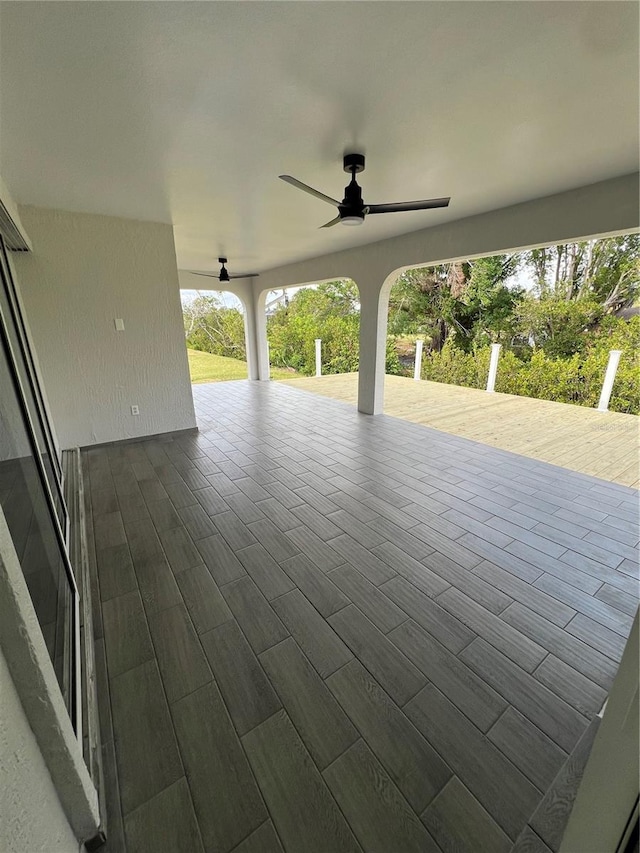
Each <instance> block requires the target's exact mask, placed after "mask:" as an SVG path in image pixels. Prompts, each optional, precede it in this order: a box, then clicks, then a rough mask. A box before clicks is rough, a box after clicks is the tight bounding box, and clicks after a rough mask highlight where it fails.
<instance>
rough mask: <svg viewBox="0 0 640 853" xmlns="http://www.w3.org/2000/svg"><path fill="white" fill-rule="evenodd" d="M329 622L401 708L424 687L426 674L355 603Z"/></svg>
mask: <svg viewBox="0 0 640 853" xmlns="http://www.w3.org/2000/svg"><path fill="white" fill-rule="evenodd" d="M327 621H328V622H329V624H330V625H331V626H332V627H333V628H334V629H335V630H336V632H337V633H338V634H339V635H340V637H342V639H343V640H344V642H345V643H346V644H347V646H349V648H350V649H351V651H352V652H353V653H354V655H355V656H356V657H357V658H358V659H359V660H360V661H361V663H363V664H364V665H365V667H366V668H367V669H368V670H369V672H370V673H371V674H372V675H373V676H374V677H375V679H376V680H377V681H378V683H379V684H380V685H381V686H382V687H383V688H384V689H385V690H386V691H387V693H388V694H389V695H390V696H391V698H392V699H393V700H394V701H395V702H397V703H398V705H404V704H405V702H408V701H409V699H411V697H412V696H415V695H416V693H417V692H418V690H420V689H421V688H422V687H424V684H425V681H426V679H425V678H424V676H423V675H422V673H421V672H420V671H419V670H418V669H416V667H415V666H414V665H413V664H412V663H411V661H410V660H409V659H408V658H407V657H405V655H404V654H403V653H402V652H401V651H400V649H399V648H397V646H396V645H395V644H394V643H392V642H390V640H389V639H388V638H387V637H386V636H385V635H384V634H383V633H382V632H381V631H379V630H378V629H377V628H376V626H375V625H374V624H373V622H370V621H369V619H367V617H366V616H365V615H364V614H363V613H361V612H360V610H358V609H357V608H356V607H354V605H353V604H350V605H349V607H345V608H344V609H343V610H340V611H338V613H334V615H333V616H330V617H329V619H328V620H327ZM396 630H397V631H400V630H401V628H397V629H396Z"/></svg>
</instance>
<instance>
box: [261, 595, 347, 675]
mask: <svg viewBox="0 0 640 853" xmlns="http://www.w3.org/2000/svg"><path fill="white" fill-rule="evenodd" d="M273 606H274V608H275V610H276V613H277V614H278V616H279V617H280V618H281V619H282V621H283V622H284V624H285V625H286V626H287V628H288V629H289V631H290V632H291V635H292V637H293V638H294V639H295V641H296V642H297V643H298V645H299V646H300V648H301V649H302V651H303V652H304V653H305V655H306V656H307V657H308V658H309V660H310V661H311V663H312V664H313V666H314V668H315V669H316V671H317V672H318V674H319V675H320V676H321V677H322V678H327V676H329V675H331V673H332V672H335V671H336V670H337V669H339V668H340V667H341V666H343V665H344V664H345V663H348V662H349V661H350V660H351V659H352V657H353V655H352V654H351V652H350V651H349V649H348V648H347V646H345V644H344V643H343V642H342V640H341V639H340V637H338V635H337V634H336V632H335V631H334V630H333V628H332V627H331V626H330V625H329V624H328V623H327V622H326V621H325V620H324V619H323V618H322V616H320V614H319V613H318V611H317V610H316V609H315V608H314V607H313V606H312V605H311V604H310V603H309V602H308V601H307V599H306V598H305V596H304V595H303V594H302V593H301V592H300V590H298V589H295V590H293V591H292V592H289V593H287V594H286V595H283V596H281V597H280V598H277V599H276V600H275V601H274V602H273Z"/></svg>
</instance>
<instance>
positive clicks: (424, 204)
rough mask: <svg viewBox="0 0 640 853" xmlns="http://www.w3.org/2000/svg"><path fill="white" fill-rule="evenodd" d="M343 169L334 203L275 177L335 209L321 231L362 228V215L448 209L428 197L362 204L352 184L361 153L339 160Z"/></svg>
mask: <svg viewBox="0 0 640 853" xmlns="http://www.w3.org/2000/svg"><path fill="white" fill-rule="evenodd" d="M343 168H344V170H345V172H347V173H350V174H351V181H350V182H349V184H348V185H347V186H346V187H345V189H344V198H343V199H342V201H337V200H336V199H335V198H331V197H330V196H328V195H325V194H324V193H321V192H319V191H318V190H314V189H313V187H310V186H307V184H303V183H302V181H299V180H298V179H297V178H292V177H291V175H279V177H280V178H281V179H282V180H283V181H286V182H287V183H288V184H291V186H293V187H297V188H298V189H299V190H302V191H303V192H305V193H309V194H310V195H313V196H315V197H316V198H319V199H320V200H321V201H326V202H328V203H329V204H332V205H333V206H334V207H337V208H338V215H337V216H336V218H335V219H332V220H331V221H330V222H327V223H326V224H325V225H322V226H321V227H322V228H331V226H332V225H337V224H338V222H341V223H342V224H343V225H362V223H363V222H364V218H365V216H367V215H368V214H372V213H402V212H405V211H409V210H430V209H431V208H434V207H448V205H449V202H450V201H451V199H450V198H429V199H424V200H422V201H400V202H395V203H392V204H369V205H367V204H365V203H364V202H363V200H362V189H361V188H360V186H359V185H358V182H357V181H356V175H357V174H358V172H364V154H345V155H344V160H343Z"/></svg>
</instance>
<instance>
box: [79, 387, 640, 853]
mask: <svg viewBox="0 0 640 853" xmlns="http://www.w3.org/2000/svg"><path fill="white" fill-rule="evenodd" d="M194 397H195V401H196V408H197V414H198V423H199V426H200V433H199V434H193V435H187V436H182V437H176V438H172V437H171V436H167V437H161V438H159V439H156V440H152V441H144V442H140V443H132V444H124V445H114V446H111V447H102V448H96V449H93V450H89V451H88V452H86V454H85V460H84V461H85V469H86V471H87V473H88V483H87V484H86V489H87V493H88V495H90V499H91V500H90V503H91V509H92V513H91V514H92V526H91V530H90V541H91V542H92V547H93V546H94V547H95V557H96V562H97V569H98V576H99V590H97V591H96V592H97V595H98V596H99V600H100V601H101V610H100V609H99V611H98V614H97V619H96V634H97V645H96V650H97V665H98V679H99V694H100V699H101V703H102V710H103V713H102V717H101V723H102V730H103V737H104V741H105V743H104V747H103V755H104V762H105V777H106V794H107V804H108V809H109V833H110V837H109V842H108V845H107V849H108V850H109V853H114V851H125V850H126V851H128V853H146V851H166V852H167V853H173V851H175V853H183V851H184V853H191V851H194V852H195V853H198V851H208V853H213V852H214V851H215V853H231V851H234V853H271V851H282V850H285V851H287V853H311V851H318V853H341V851H367V852H368V851H380V853H409V851H421V853H425V851H426V853H429V851H434V853H435V851H445V853H448V851H454V850H455V851H462V852H463V853H464V851H469V853H485V851H486V853H500V852H501V851H505V853H506V851H509V850H510V849H511V848H512V845H514V843H515V842H517V839H518V837H519V836H520V834H521V832H523V830H524V835H523V837H522V840H521V842H520V844H517V845H516V848H515V849H517V850H523V851H524V850H534V849H535V850H536V851H545V850H548V849H554V848H555V847H556V841H555V840H554V837H553V832H552V831H550V832H549V834H548V835H547V837H545V836H546V830H545V822H544V820H543V819H538V820H537V821H536V822H534V827H535V832H534V829H532V828H531V827H530V826H528V823H529V821H530V819H531V818H532V815H533V814H534V812H535V811H536V808H537V807H538V805H539V803H540V801H541V799H542V797H543V795H544V793H545V792H546V791H547V790H548V788H549V786H550V785H551V783H552V781H553V779H554V777H555V776H556V774H557V773H558V771H559V770H560V768H561V767H562V765H563V764H564V762H565V760H566V758H567V756H568V754H569V753H570V752H571V751H572V750H574V748H575V747H576V745H577V744H578V742H579V741H580V739H581V737H582V736H583V734H584V733H585V730H586V729H587V726H588V724H589V721H590V719H592V718H593V717H594V715H595V714H597V712H598V711H599V710H600V708H601V706H602V704H603V702H604V699H605V697H606V695H607V691H608V689H609V687H610V685H611V682H612V679H613V677H614V675H615V672H616V668H617V664H618V661H619V659H620V656H621V653H622V649H623V647H624V643H625V639H626V637H627V635H628V632H629V630H630V626H631V621H632V618H633V614H634V613H635V610H636V608H637V605H638V586H637V581H636V578H637V571H638V547H637V546H638V537H639V531H638V521H637V518H638V502H637V501H638V493H637V492H636V491H633V490H632V489H629V488H626V487H623V486H618V485H614V484H610V483H605V482H603V481H600V480H596V479H594V478H592V477H588V476H586V475H583V474H578V473H575V472H573V471H567V470H564V469H561V468H557V467H554V466H551V465H548V464H546V463H542V462H538V461H536V460H531V459H527V458H525V457H520V456H516V455H514V454H512V453H507V452H505V451H501V450H497V449H495V448H492V447H488V446H486V445H483V444H480V443H477V442H473V441H469V440H467V439H463V438H460V437H458V436H452V435H447V434H445V433H441V432H438V431H436V430H433V429H429V428H426V427H422V426H418V425H415V424H411V423H408V422H405V421H401V420H396V419H394V418H390V417H387V416H379V417H376V418H371V417H367V416H364V415H359V414H358V413H357V412H356V411H355V410H354V409H353V408H352V407H350V406H348V405H345V404H343V403H340V402H337V401H333V400H329V399H325V398H320V397H314V396H312V395H310V394H307V393H304V392H301V391H296V390H295V389H293V388H291V387H288V386H285V385H281V384H276V383H258V382H228V383H219V384H215V385H201V386H197V387H194ZM525 828H526V829H525ZM547 843H548V845H549V846H547Z"/></svg>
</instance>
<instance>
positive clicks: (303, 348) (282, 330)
mask: <svg viewBox="0 0 640 853" xmlns="http://www.w3.org/2000/svg"><path fill="white" fill-rule="evenodd" d="M264 311H265V315H266V335H267V341H268V358H269V366H270V375H271V378H272V379H279V380H295V381H296V383H298V382H300V383H304V387H305V388H308V389H309V390H315V391H318V392H320V393H323V392H322V390H321V388H322V379H323V378H324V377H328V376H331V377H337V376H338V375H343V376H345V377H353V376H354V375H355V374H357V371H358V361H359V334H360V294H359V291H358V288H357V285H356V284H355V282H354V281H353V280H352V279H350V278H340V279H330V280H326V281H320V282H313V283H310V284H304V285H298V286H296V287H289V288H285V289H281V290H276V291H269V292H268V293H267V294H266V295H265V298H264ZM317 342H320V343H319V344H318V343H317ZM299 387H302V384H301V385H300V386H299ZM333 387H334V388H336V387H337V386H336V385H335V383H333Z"/></svg>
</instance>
